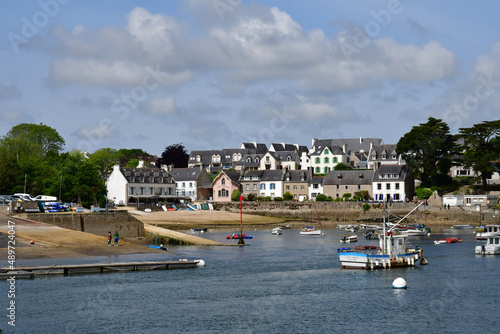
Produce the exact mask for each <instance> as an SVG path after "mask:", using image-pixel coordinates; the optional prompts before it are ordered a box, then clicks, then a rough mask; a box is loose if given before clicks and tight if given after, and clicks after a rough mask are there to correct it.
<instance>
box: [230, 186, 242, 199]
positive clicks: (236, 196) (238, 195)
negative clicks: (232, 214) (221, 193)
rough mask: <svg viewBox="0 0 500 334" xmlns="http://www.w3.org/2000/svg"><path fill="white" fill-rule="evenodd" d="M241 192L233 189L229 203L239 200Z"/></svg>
mask: <svg viewBox="0 0 500 334" xmlns="http://www.w3.org/2000/svg"><path fill="white" fill-rule="evenodd" d="M240 196H241V192H240V191H239V190H238V189H234V190H233V193H232V194H231V201H233V202H236V201H239V200H240Z"/></svg>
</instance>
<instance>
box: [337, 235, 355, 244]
mask: <svg viewBox="0 0 500 334" xmlns="http://www.w3.org/2000/svg"><path fill="white" fill-rule="evenodd" d="M340 242H342V243H350V242H358V236H357V235H350V236H347V237H346V236H344V237H342V239H340Z"/></svg>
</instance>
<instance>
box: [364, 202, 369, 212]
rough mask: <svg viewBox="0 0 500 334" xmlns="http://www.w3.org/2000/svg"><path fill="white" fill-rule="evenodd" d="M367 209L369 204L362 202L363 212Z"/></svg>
mask: <svg viewBox="0 0 500 334" xmlns="http://www.w3.org/2000/svg"><path fill="white" fill-rule="evenodd" d="M368 210H370V204H368V203H365V204H363V212H366V211H368Z"/></svg>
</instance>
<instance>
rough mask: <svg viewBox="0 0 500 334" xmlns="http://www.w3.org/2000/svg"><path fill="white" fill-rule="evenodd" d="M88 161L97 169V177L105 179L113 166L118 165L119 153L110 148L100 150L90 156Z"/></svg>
mask: <svg viewBox="0 0 500 334" xmlns="http://www.w3.org/2000/svg"><path fill="white" fill-rule="evenodd" d="M89 159H90V161H92V162H93V163H94V164H95V165H96V166H97V167H98V168H99V175H100V176H101V177H102V178H107V177H108V176H109V174H111V172H112V171H113V166H114V165H116V164H119V163H120V153H119V152H118V151H117V150H115V149H112V148H100V149H98V150H96V151H95V152H94V153H92V154H90V155H89Z"/></svg>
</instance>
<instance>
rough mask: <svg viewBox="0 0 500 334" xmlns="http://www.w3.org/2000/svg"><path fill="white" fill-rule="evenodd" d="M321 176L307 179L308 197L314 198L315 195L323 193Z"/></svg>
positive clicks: (322, 178)
mask: <svg viewBox="0 0 500 334" xmlns="http://www.w3.org/2000/svg"><path fill="white" fill-rule="evenodd" d="M324 179H325V178H324V177H322V176H313V177H311V179H310V181H309V198H310V199H313V200H316V196H318V195H319V194H322V193H323V181H324Z"/></svg>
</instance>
